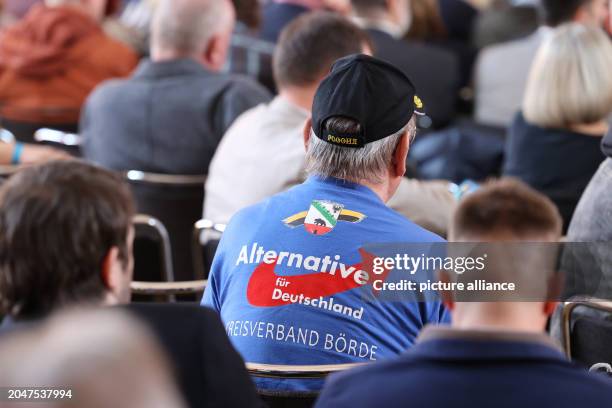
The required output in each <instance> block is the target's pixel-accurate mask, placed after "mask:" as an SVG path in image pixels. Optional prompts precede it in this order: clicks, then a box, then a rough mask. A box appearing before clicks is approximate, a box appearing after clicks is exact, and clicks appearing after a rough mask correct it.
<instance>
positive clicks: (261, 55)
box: [224, 0, 276, 93]
mask: <svg viewBox="0 0 612 408" xmlns="http://www.w3.org/2000/svg"><path fill="white" fill-rule="evenodd" d="M233 3H234V8H235V9H236V27H235V28H234V33H233V35H232V42H231V46H230V52H229V57H228V60H227V64H226V66H225V68H224V69H225V71H227V72H231V73H233V74H242V75H247V76H249V77H251V78H253V79H254V80H256V81H258V82H259V83H260V84H262V85H263V86H265V87H266V88H267V89H268V90H269V91H270V92H273V93H276V86H275V84H274V78H273V74H272V56H273V54H274V43H271V42H268V41H265V40H262V39H261V38H259V28H260V27H261V3H260V1H259V0H233Z"/></svg>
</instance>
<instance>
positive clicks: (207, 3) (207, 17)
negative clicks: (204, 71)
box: [151, 0, 235, 68]
mask: <svg viewBox="0 0 612 408" xmlns="http://www.w3.org/2000/svg"><path fill="white" fill-rule="evenodd" d="M234 21H235V13H234V8H233V6H232V4H231V2H230V0H160V1H159V4H158V7H157V9H156V11H155V16H154V18H153V23H152V27H151V32H152V36H151V50H152V57H153V59H154V60H157V61H159V60H168V59H176V58H185V57H191V58H196V59H198V60H200V61H201V62H203V63H204V64H205V65H209V67H210V68H216V66H210V65H218V64H220V65H221V66H222V65H223V63H224V62H225V56H226V55H227V48H228V47H229V38H230V36H231V32H232V30H233V27H234ZM220 58H221V59H223V61H218V60H219V59H220Z"/></svg>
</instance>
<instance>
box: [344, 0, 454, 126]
mask: <svg viewBox="0 0 612 408" xmlns="http://www.w3.org/2000/svg"><path fill="white" fill-rule="evenodd" d="M407 1H408V0H389V1H387V0H352V5H353V12H354V19H355V21H356V22H357V24H359V25H360V26H361V27H363V28H365V29H367V31H368V33H369V35H370V37H371V38H372V41H373V43H374V55H375V56H376V57H378V58H381V59H383V60H386V61H389V62H391V63H392V64H394V65H395V66H397V67H398V68H400V69H401V70H402V71H404V73H405V74H406V75H408V76H409V77H410V78H411V79H412V80H413V81H414V84H415V85H416V88H417V91H418V93H419V96H420V97H421V99H422V100H423V102H424V104H425V106H427V114H428V115H429V116H430V117H431V119H432V120H433V124H434V127H436V128H439V127H443V126H445V125H447V124H449V123H450V122H451V121H452V119H453V118H454V115H455V103H456V101H457V92H458V89H459V85H460V84H459V82H460V78H459V62H458V61H457V59H456V58H455V56H454V55H452V54H451V53H449V52H447V51H444V50H442V49H439V48H435V47H431V46H429V45H425V44H422V43H416V42H411V41H405V40H403V37H404V36H405V35H406V33H407V32H408V29H409V28H410V21H411V17H410V12H409V7H408V2H407Z"/></svg>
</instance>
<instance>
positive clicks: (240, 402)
mask: <svg viewBox="0 0 612 408" xmlns="http://www.w3.org/2000/svg"><path fill="white" fill-rule="evenodd" d="M124 308H125V309H126V310H128V311H129V312H131V313H133V314H134V315H136V317H137V318H139V319H140V320H141V321H143V322H144V323H145V324H146V325H148V326H149V327H150V329H151V330H152V332H153V333H154V334H155V335H156V337H157V339H158V340H159V342H160V344H161V345H162V347H163V348H164V349H165V351H166V354H167V355H168V357H169V360H170V363H171V364H172V366H173V368H174V370H173V371H174V373H175V374H176V377H177V383H178V385H179V388H180V390H181V391H182V393H183V395H184V397H185V400H186V402H187V405H188V406H189V407H193V408H196V407H197V408H201V407H210V408H226V407H227V408H232V407H237V408H238V407H258V406H260V405H261V401H260V400H259V398H258V397H257V393H256V391H255V387H254V385H253V382H252V381H251V379H250V378H249V375H248V374H247V372H246V370H245V367H244V362H243V360H242V358H241V357H240V355H239V354H238V353H237V352H236V350H235V349H234V348H233V347H232V345H231V343H230V341H229V338H228V337H227V334H226V332H225V328H224V327H223V324H222V322H221V320H220V318H219V315H218V314H217V313H216V312H215V311H213V310H211V309H208V308H205V307H200V306H197V305H185V304H172V305H168V304H161V305H160V304H148V303H147V304H138V303H133V304H131V305H127V306H124Z"/></svg>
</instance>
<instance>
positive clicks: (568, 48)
mask: <svg viewBox="0 0 612 408" xmlns="http://www.w3.org/2000/svg"><path fill="white" fill-rule="evenodd" d="M611 66H612V43H611V42H610V39H609V38H608V36H607V35H606V34H605V33H604V32H603V30H601V29H599V28H595V27H588V26H584V25H582V24H577V23H573V24H568V25H564V26H561V27H559V28H558V29H557V30H556V31H555V32H554V33H552V34H551V36H550V37H549V38H548V39H547V40H546V41H545V42H544V44H543V45H542V48H541V49H540V50H539V52H538V54H537V56H536V58H535V61H534V64H533V67H532V70H531V73H530V76H529V80H528V82H527V89H526V92H525V101H524V102H523V109H522V112H520V113H519V114H518V115H517V116H516V118H515V120H514V123H513V124H512V127H511V129H510V132H509V134H508V139H507V144H506V151H505V163H504V174H505V175H507V176H512V177H517V178H519V179H521V180H523V181H525V182H526V183H528V184H529V185H531V186H532V187H534V188H535V189H536V190H539V191H540V192H542V193H544V194H546V195H547V196H548V197H550V198H551V199H552V201H553V202H554V203H555V204H556V205H557V206H558V207H559V210H560V212H561V215H562V217H563V220H564V223H565V228H567V225H568V224H569V221H570V220H571V218H572V214H573V213H574V209H575V207H576V205H577V204H578V200H580V197H581V195H582V193H583V191H584V190H585V188H586V186H587V184H588V183H589V181H590V180H591V178H592V177H593V175H594V174H595V172H596V171H597V168H598V167H599V165H600V164H601V162H602V161H603V160H604V158H605V156H604V155H603V154H602V151H601V147H600V145H601V142H602V137H603V136H604V135H605V134H606V133H607V132H608V128H609V125H608V122H607V120H608V116H609V115H610V113H611V112H612V76H610V67H611Z"/></svg>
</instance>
